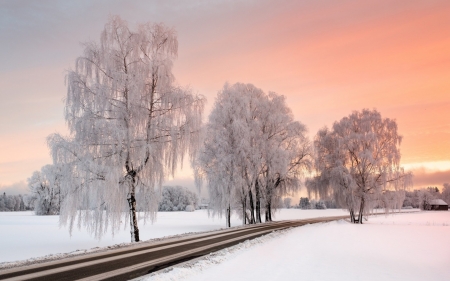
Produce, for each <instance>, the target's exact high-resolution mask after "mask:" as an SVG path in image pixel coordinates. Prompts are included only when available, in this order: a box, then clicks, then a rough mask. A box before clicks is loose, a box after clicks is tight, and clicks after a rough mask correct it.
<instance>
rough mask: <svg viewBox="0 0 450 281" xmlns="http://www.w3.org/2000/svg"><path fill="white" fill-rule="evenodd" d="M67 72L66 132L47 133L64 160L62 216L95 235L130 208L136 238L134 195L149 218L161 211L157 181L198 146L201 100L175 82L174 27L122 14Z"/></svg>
mask: <svg viewBox="0 0 450 281" xmlns="http://www.w3.org/2000/svg"><path fill="white" fill-rule="evenodd" d="M84 46H85V49H84V54H83V55H82V56H81V57H79V58H78V59H77V60H76V66H75V69H74V70H71V71H69V73H68V75H67V84H68V91H67V98H66V107H65V118H66V121H67V124H68V126H69V129H70V136H69V137H65V138H64V137H62V136H60V135H58V134H55V135H51V136H50V137H49V146H50V147H51V149H52V153H53V159H54V162H55V163H61V164H64V165H65V169H63V171H64V178H65V180H64V182H63V183H62V188H63V189H65V190H66V191H67V192H66V193H67V198H66V200H65V201H64V204H63V206H62V209H61V222H62V223H67V222H69V224H70V230H72V226H73V223H74V220H75V217H76V216H77V210H79V209H83V208H89V209H91V211H89V212H84V213H83V214H79V216H81V217H79V218H78V219H79V220H80V221H81V222H82V223H83V224H84V225H85V226H86V227H87V228H88V229H89V230H91V231H92V232H93V233H95V235H96V236H97V237H101V235H102V234H103V233H104V232H105V231H106V230H107V229H108V227H111V229H112V230H113V233H114V230H115V229H117V228H118V227H119V226H120V222H121V220H122V219H123V218H122V216H123V215H124V214H125V213H124V212H128V213H129V217H126V218H125V221H127V220H128V219H129V220H130V228H131V237H132V241H139V228H138V222H137V221H138V218H137V216H136V208H137V207H136V196H137V194H139V196H140V197H141V198H140V200H139V202H142V205H141V206H139V210H143V211H144V219H147V218H150V219H151V220H154V218H155V216H156V212H157V209H158V203H157V201H158V198H157V193H156V192H155V187H157V186H161V184H162V182H163V181H164V179H165V178H166V176H167V175H169V174H172V175H173V174H174V172H175V169H176V167H177V165H178V164H179V163H180V162H182V161H183V157H184V155H185V154H186V153H187V152H189V153H190V155H191V156H192V155H194V153H195V150H196V145H197V144H198V142H199V141H198V136H199V129H200V126H201V115H202V111H203V107H204V102H205V100H204V98H203V97H201V96H198V95H194V94H193V93H191V92H190V90H188V89H184V88H180V87H178V86H176V84H175V78H174V76H173V74H172V65H173V60H174V59H175V58H176V57H177V52H178V41H177V37H176V33H175V31H174V30H173V29H170V28H167V27H166V26H164V25H162V24H151V23H146V24H142V25H139V26H138V28H137V30H136V31H132V30H130V29H129V27H128V24H127V22H125V21H123V20H122V19H120V18H119V17H118V16H115V17H112V18H111V19H110V20H109V22H108V23H107V24H106V25H105V29H104V31H103V32H102V34H101V38H100V43H99V44H98V43H96V42H88V43H85V44H84Z"/></svg>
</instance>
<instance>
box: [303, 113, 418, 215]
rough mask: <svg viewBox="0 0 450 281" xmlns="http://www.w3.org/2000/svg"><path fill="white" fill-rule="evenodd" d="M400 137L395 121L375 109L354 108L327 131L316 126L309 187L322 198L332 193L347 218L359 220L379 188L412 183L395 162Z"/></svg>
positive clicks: (397, 187) (384, 189)
mask: <svg viewBox="0 0 450 281" xmlns="http://www.w3.org/2000/svg"><path fill="white" fill-rule="evenodd" d="M401 141H402V137H401V136H400V135H399V134H398V132H397V123H396V122H395V120H392V119H389V118H382V117H381V114H380V113H379V112H378V111H376V110H367V109H364V110H362V111H361V112H357V111H355V112H353V113H352V114H351V115H349V116H348V117H344V118H343V119H341V120H340V121H339V122H335V123H334V124H333V129H332V130H329V129H328V128H324V129H321V130H320V131H319V132H318V133H317V135H316V138H315V141H314V147H315V168H316V172H317V173H316V176H315V177H314V178H313V179H311V180H309V181H308V182H307V188H308V191H309V192H315V193H316V194H318V195H319V196H320V197H321V198H324V197H327V196H330V195H333V196H334V197H335V199H336V201H337V202H338V203H339V205H341V206H342V207H345V208H347V209H348V210H349V212H350V218H351V220H352V222H355V223H362V218H363V215H365V214H367V213H368V211H369V210H370V208H371V207H373V206H374V204H373V202H374V201H376V200H378V199H379V198H382V194H383V193H386V192H389V191H402V190H405V189H406V188H407V187H408V186H410V185H411V175H410V174H408V173H405V172H404V170H403V168H402V167H401V166H400V158H401V154H400V149H399V146H400V144H401ZM399 194H400V193H399Z"/></svg>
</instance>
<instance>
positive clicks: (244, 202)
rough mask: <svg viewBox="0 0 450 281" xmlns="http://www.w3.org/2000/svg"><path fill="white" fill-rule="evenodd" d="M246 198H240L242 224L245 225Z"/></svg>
mask: <svg viewBox="0 0 450 281" xmlns="http://www.w3.org/2000/svg"><path fill="white" fill-rule="evenodd" d="M246 203H247V198H246V197H244V200H242V224H243V225H246V224H247V206H246Z"/></svg>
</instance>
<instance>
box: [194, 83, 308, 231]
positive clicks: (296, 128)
mask: <svg viewBox="0 0 450 281" xmlns="http://www.w3.org/2000/svg"><path fill="white" fill-rule="evenodd" d="M305 133H306V128H305V126H304V125H302V124H301V123H300V122H298V121H294V120H293V114H292V112H291V110H290V109H289V108H288V107H287V106H286V102H285V98H284V97H283V96H280V95H277V94H275V93H269V94H266V93H264V92H263V91H262V90H261V89H258V88H256V87H255V86H253V85H251V84H242V83H236V84H234V85H229V84H226V85H225V86H224V88H223V89H222V90H221V91H220V92H219V93H218V96H217V99H216V102H215V105H214V108H213V110H212V112H211V114H210V116H209V122H208V124H207V125H206V127H205V132H204V135H205V138H204V143H203V147H202V148H201V150H200V153H199V156H198V157H197V160H196V162H195V165H194V166H195V171H196V176H197V179H198V180H206V183H207V186H208V190H209V194H210V200H211V201H210V205H209V206H210V208H211V209H212V210H213V214H216V213H217V214H219V215H221V214H223V213H225V216H226V218H227V225H229V217H230V214H231V209H233V208H236V209H239V213H240V214H241V216H242V219H243V223H246V222H249V223H259V222H262V218H261V213H262V212H264V211H265V213H266V221H270V220H271V214H272V211H273V210H272V207H274V208H275V206H273V202H278V201H279V200H280V199H281V197H282V196H286V195H289V193H290V192H293V191H296V190H297V189H298V187H299V186H300V177H301V176H302V171H303V170H304V169H305V168H307V167H309V164H308V163H309V162H308V161H310V160H309V159H308V157H309V154H310V152H309V151H310V148H309V141H308V140H307V138H306V137H305ZM276 205H278V204H276ZM234 206H235V207H234ZM281 206H282V205H281Z"/></svg>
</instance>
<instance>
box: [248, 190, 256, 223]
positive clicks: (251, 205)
mask: <svg viewBox="0 0 450 281" xmlns="http://www.w3.org/2000/svg"><path fill="white" fill-rule="evenodd" d="M248 199H249V200H250V222H249V223H250V224H254V223H255V206H254V204H253V193H252V189H251V187H250V189H249V191H248Z"/></svg>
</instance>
